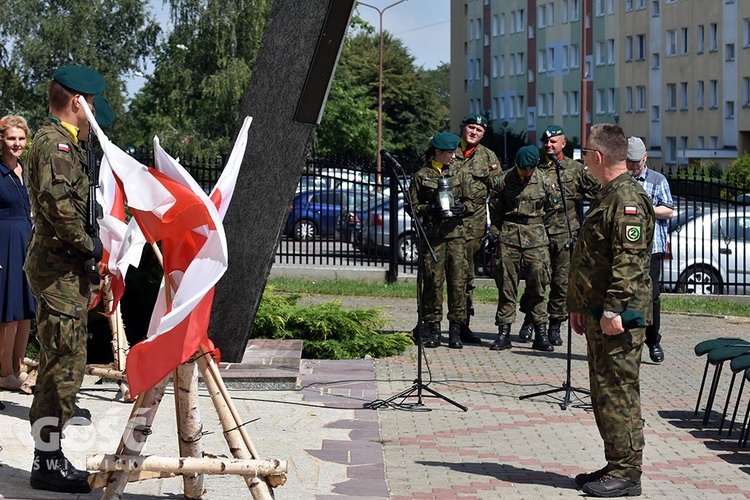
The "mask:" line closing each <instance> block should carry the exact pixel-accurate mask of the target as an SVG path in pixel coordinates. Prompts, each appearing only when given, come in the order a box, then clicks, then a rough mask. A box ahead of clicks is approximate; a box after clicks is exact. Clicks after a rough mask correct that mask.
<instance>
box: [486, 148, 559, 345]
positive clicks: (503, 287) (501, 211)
mask: <svg viewBox="0 0 750 500" xmlns="http://www.w3.org/2000/svg"><path fill="white" fill-rule="evenodd" d="M515 162H516V168H513V169H510V170H508V171H507V172H505V173H504V174H503V175H502V176H501V177H500V179H498V182H497V185H496V186H495V188H494V189H493V190H492V194H491V195H490V220H491V221H492V227H491V228H490V231H491V232H492V233H493V234H494V235H496V236H497V239H498V243H499V247H498V265H497V272H496V276H495V281H496V283H497V289H498V302H497V314H496V315H495V324H496V325H498V338H497V340H495V342H494V343H493V344H492V346H491V347H490V349H492V350H498V351H499V350H504V349H509V348H510V347H512V346H511V342H510V326H511V324H512V323H513V321H514V320H515V317H516V297H517V296H518V282H519V279H520V273H521V269H522V267H523V274H524V278H525V280H526V292H527V293H528V294H529V297H528V304H529V307H530V309H529V312H530V314H531V319H532V321H533V324H534V333H535V338H534V345H533V348H534V349H537V350H541V351H552V350H554V348H553V347H552V345H551V344H550V343H549V340H548V338H547V301H546V297H545V290H544V289H545V287H546V286H547V284H548V283H549V239H548V238H547V227H546V226H545V217H544V215H545V214H546V213H547V212H549V211H552V210H556V209H557V208H558V207H557V205H558V202H557V200H556V199H555V187H554V185H553V183H552V181H551V180H550V179H548V178H547V176H546V175H545V174H544V173H543V172H541V171H540V170H539V169H538V168H536V167H537V164H538V163H539V148H537V147H535V146H524V147H523V148H521V149H520V150H519V151H518V153H517V154H516V158H515Z"/></svg>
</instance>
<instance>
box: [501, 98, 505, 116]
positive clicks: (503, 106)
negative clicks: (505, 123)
mask: <svg viewBox="0 0 750 500" xmlns="http://www.w3.org/2000/svg"><path fill="white" fill-rule="evenodd" d="M500 119H501V120H504V119H505V97H501V98H500Z"/></svg>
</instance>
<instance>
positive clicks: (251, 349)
mask: <svg viewBox="0 0 750 500" xmlns="http://www.w3.org/2000/svg"><path fill="white" fill-rule="evenodd" d="M301 359H302V340H299V339H294V340H269V339H253V340H250V342H248V344H247V348H246V349H245V354H244V355H243V357H242V361H241V362H240V363H223V362H222V363H220V364H219V371H220V372H221V377H222V378H223V379H224V383H225V384H226V386H227V387H228V388H230V389H244V390H257V391H296V390H299V389H300V387H301V382H300V360H301Z"/></svg>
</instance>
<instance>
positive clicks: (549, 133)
mask: <svg viewBox="0 0 750 500" xmlns="http://www.w3.org/2000/svg"><path fill="white" fill-rule="evenodd" d="M558 135H565V131H564V130H563V128H562V127H561V126H560V125H550V126H549V127H547V129H546V130H545V131H544V133H543V134H542V140H543V141H546V140H547V139H549V138H550V137H556V136H558Z"/></svg>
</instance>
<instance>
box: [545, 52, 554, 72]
mask: <svg viewBox="0 0 750 500" xmlns="http://www.w3.org/2000/svg"><path fill="white" fill-rule="evenodd" d="M547 71H548V72H550V73H553V72H554V71H555V48H554V47H550V48H548V49H547Z"/></svg>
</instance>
